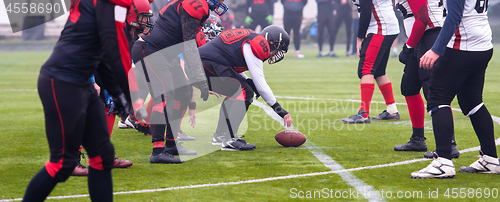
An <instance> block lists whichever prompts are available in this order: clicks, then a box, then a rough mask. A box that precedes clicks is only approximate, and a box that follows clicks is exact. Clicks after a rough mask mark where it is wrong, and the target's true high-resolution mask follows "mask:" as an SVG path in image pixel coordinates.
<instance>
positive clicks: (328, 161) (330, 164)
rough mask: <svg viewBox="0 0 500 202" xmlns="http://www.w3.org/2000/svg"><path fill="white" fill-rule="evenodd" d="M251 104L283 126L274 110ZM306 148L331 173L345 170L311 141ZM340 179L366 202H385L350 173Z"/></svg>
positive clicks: (262, 105)
mask: <svg viewBox="0 0 500 202" xmlns="http://www.w3.org/2000/svg"><path fill="white" fill-rule="evenodd" d="M253 104H254V105H255V106H257V107H259V108H261V109H263V110H264V111H265V112H266V114H267V115H269V116H270V117H271V118H273V119H274V120H276V121H278V122H280V123H281V124H282V125H284V124H283V119H282V118H281V117H280V116H279V115H278V114H276V113H275V112H274V110H273V109H272V108H271V107H269V106H267V105H265V104H264V103H262V102H259V101H256V100H255V101H254V102H253ZM293 128H294V127H293V125H292V126H291V127H290V129H293ZM304 145H305V146H306V147H310V148H311V149H310V151H311V153H312V154H313V155H314V156H315V157H316V158H317V159H318V160H319V161H321V163H323V165H325V166H326V167H327V168H330V169H331V170H332V171H339V170H345V169H344V167H342V165H340V164H339V163H337V162H336V161H335V160H333V159H332V158H331V157H330V156H328V155H327V154H325V153H324V152H323V151H322V150H321V149H320V148H318V147H316V145H315V144H314V143H312V142H311V141H306V142H305V144H304ZM338 174H339V175H340V177H342V179H343V180H344V181H346V182H347V184H348V185H349V186H352V187H354V188H355V189H356V191H357V192H358V193H361V194H362V195H363V197H365V198H366V199H368V201H385V200H384V199H383V198H382V197H381V196H380V195H376V194H368V193H375V192H378V191H377V190H376V189H374V188H373V187H372V186H370V185H368V184H366V183H365V182H364V181H362V180H360V179H358V178H357V177H356V176H354V175H353V174H352V173H350V172H340V173H338Z"/></svg>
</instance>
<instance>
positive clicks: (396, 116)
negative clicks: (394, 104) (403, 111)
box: [372, 110, 401, 120]
mask: <svg viewBox="0 0 500 202" xmlns="http://www.w3.org/2000/svg"><path fill="white" fill-rule="evenodd" d="M372 119H375V120H399V119H401V117H400V116H399V112H396V113H395V114H391V113H389V112H387V110H384V111H383V112H382V113H380V114H379V115H378V116H374V117H372Z"/></svg>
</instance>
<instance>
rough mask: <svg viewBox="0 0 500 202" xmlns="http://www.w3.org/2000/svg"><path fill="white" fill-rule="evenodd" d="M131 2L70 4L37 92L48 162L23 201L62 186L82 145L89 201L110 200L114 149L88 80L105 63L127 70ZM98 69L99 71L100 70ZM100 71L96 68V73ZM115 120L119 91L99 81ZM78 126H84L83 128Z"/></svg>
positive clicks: (120, 106) (123, 103)
mask: <svg viewBox="0 0 500 202" xmlns="http://www.w3.org/2000/svg"><path fill="white" fill-rule="evenodd" d="M131 4H132V1H125V0H115V1H112V2H110V1H105V0H96V1H90V0H81V1H73V2H72V4H71V8H70V15H69V17H68V21H67V23H66V25H65V26H64V30H63V31H62V34H61V36H60V38H59V41H58V42H57V44H56V46H55V48H54V51H53V53H52V55H51V56H50V58H49V59H48V60H47V62H46V63H45V64H44V65H43V66H42V68H41V70H40V76H39V78H38V93H39V95H40V99H41V101H42V105H43V108H44V114H45V128H46V135H47V139H48V142H49V147H50V160H49V161H47V163H46V164H45V166H44V167H43V168H42V169H41V170H40V171H39V172H38V173H37V174H36V175H35V176H34V177H33V178H32V179H31V181H30V183H29V185H28V187H27V189H26V192H25V195H24V198H23V201H43V200H45V199H46V197H47V196H48V195H49V194H50V192H51V191H52V189H54V187H55V186H56V185H57V184H58V183H59V182H64V181H66V179H68V177H69V176H70V175H71V173H72V172H73V170H74V168H75V166H76V164H77V162H78V149H79V148H80V145H83V147H84V148H85V150H86V151H87V154H88V156H89V160H88V162H89V166H90V167H89V175H88V188H89V195H90V199H91V200H92V201H113V183H112V181H113V180H112V177H111V169H112V168H113V164H114V159H115V155H114V154H115V150H114V146H113V144H112V143H111V141H110V139H109V131H108V128H107V125H106V117H105V115H104V113H103V112H104V104H103V102H102V101H101V100H100V98H99V96H98V95H97V91H96V90H95V88H94V86H93V85H92V83H91V81H90V78H91V76H92V74H94V73H95V72H96V69H97V70H98V71H99V70H100V69H98V64H99V63H100V62H101V61H102V60H103V56H105V57H106V58H107V62H108V64H109V66H105V67H108V68H111V69H108V70H107V71H112V72H115V73H117V74H118V73H119V72H121V73H122V74H126V71H127V69H128V68H130V66H131V63H130V61H131V60H130V55H129V52H128V43H127V41H126V39H125V34H124V32H123V27H124V22H125V18H126V14H127V8H128V7H130V5H131ZM101 67H102V66H101ZM101 67H99V68H101ZM102 80H103V81H105V82H104V83H103V84H104V85H103V86H102V87H103V89H106V90H107V91H108V92H109V93H110V94H111V95H112V96H113V101H114V104H115V106H114V112H115V113H116V114H117V115H123V114H126V113H128V111H127V109H128V106H127V105H128V102H127V99H126V98H125V95H124V93H123V92H124V90H126V89H122V88H121V86H120V83H119V82H118V80H117V79H116V78H114V77H112V76H111V77H103V78H102ZM82 123H83V124H82Z"/></svg>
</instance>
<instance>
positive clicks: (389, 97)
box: [378, 82, 396, 105]
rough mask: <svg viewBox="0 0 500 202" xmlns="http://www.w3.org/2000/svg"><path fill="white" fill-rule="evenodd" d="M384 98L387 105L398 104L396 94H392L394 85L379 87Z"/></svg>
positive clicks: (388, 84)
mask: <svg viewBox="0 0 500 202" xmlns="http://www.w3.org/2000/svg"><path fill="white" fill-rule="evenodd" d="M378 88H379V89H380V92H381V93H382V96H384V100H385V104H386V105H390V104H394V103H396V101H395V100H394V94H393V93H392V83H391V82H389V83H386V84H384V85H381V86H379V87H378Z"/></svg>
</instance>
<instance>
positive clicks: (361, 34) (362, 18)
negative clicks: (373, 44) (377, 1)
mask: <svg viewBox="0 0 500 202" xmlns="http://www.w3.org/2000/svg"><path fill="white" fill-rule="evenodd" d="M358 12H359V29H358V33H357V34H358V38H359V39H364V38H365V37H366V32H367V31H368V27H369V26H370V20H371V17H372V1H371V0H359V6H358Z"/></svg>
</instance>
